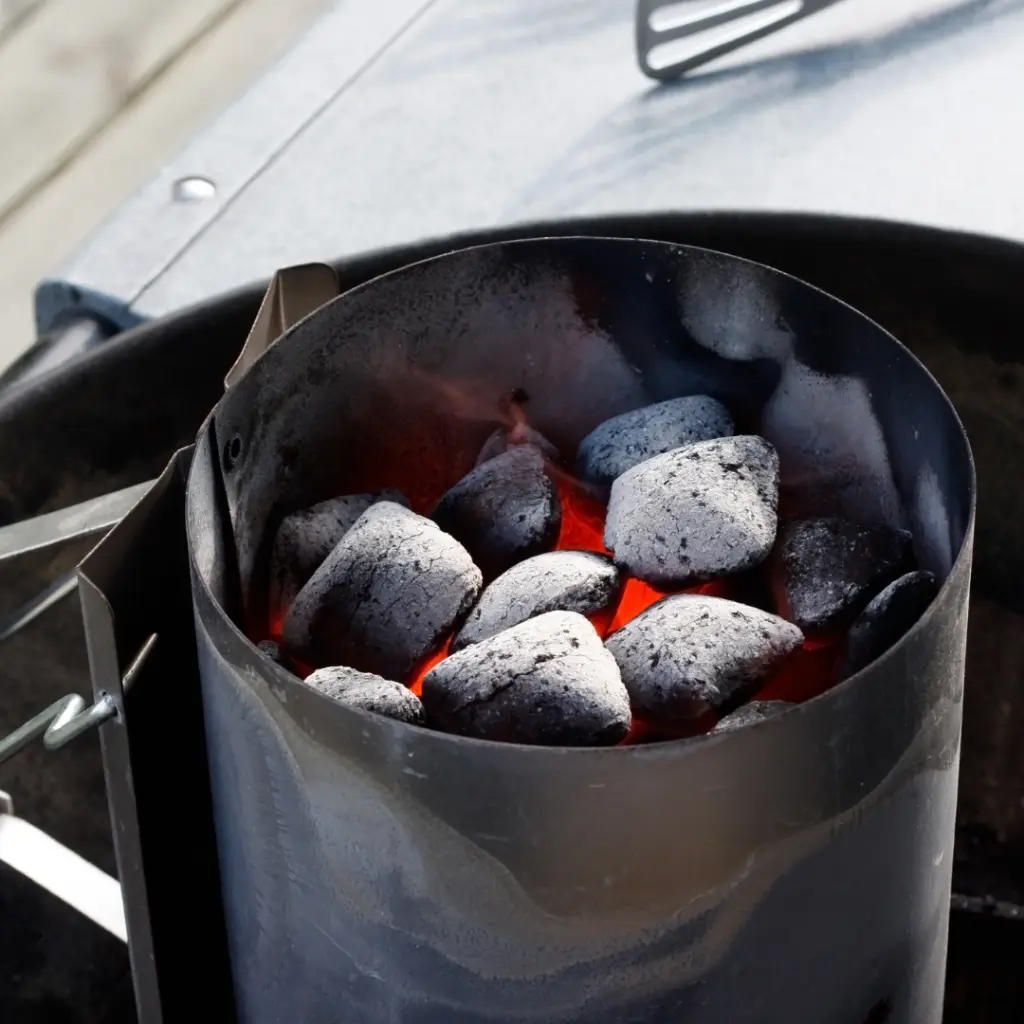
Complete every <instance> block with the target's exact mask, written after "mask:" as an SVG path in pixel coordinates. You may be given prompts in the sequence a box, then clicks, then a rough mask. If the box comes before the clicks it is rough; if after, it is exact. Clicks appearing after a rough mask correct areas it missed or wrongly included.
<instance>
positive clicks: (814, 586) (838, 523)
mask: <svg viewBox="0 0 1024 1024" xmlns="http://www.w3.org/2000/svg"><path fill="white" fill-rule="evenodd" d="M912 543H913V538H912V537H911V535H910V534H909V533H907V531H906V530H894V529H892V528H891V527H888V526H876V525H869V524H865V523H855V522H852V521H850V520H848V519H839V518H836V517H824V518H816V519H801V520H797V521H795V522H792V523H787V524H786V525H785V526H784V527H783V528H782V529H781V530H780V531H779V543H778V546H777V548H776V551H775V553H774V554H773V557H772V567H771V577H772V589H773V591H774V594H775V602H776V607H777V609H778V611H779V614H780V615H783V616H784V617H785V618H787V619H789V620H790V621H791V622H795V623H796V624H797V625H798V626H799V627H800V628H801V629H803V630H811V631H815V632H821V631H827V630H831V629H835V628H838V627H839V626H842V625H844V624H845V623H846V622H848V621H849V620H850V619H852V618H853V617H854V616H855V615H856V614H857V613H858V612H859V611H860V610H861V609H862V608H863V607H864V606H865V605H866V604H867V603H868V602H869V601H870V600H871V598H873V597H874V596H875V595H876V594H877V593H878V592H879V591H880V590H881V589H882V588H883V587H885V586H886V585H887V584H889V583H891V582H892V581H893V580H894V579H896V578H897V577H898V576H901V575H902V574H903V573H905V572H907V571H908V570H909V569H911V568H913V564H912V562H913V549H912Z"/></svg>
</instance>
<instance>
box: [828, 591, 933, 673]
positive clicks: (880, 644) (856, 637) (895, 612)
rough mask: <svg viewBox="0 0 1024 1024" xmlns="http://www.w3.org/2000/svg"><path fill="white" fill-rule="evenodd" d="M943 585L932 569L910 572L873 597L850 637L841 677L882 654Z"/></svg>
mask: <svg viewBox="0 0 1024 1024" xmlns="http://www.w3.org/2000/svg"><path fill="white" fill-rule="evenodd" d="M938 592H939V585H938V583H937V582H936V581H935V577H934V576H933V575H932V574H931V573H930V572H920V571H919V572H908V573H907V574H906V575H905V576H901V577H900V578H899V579H898V580H894V581H893V582H892V583H890V584H889V585H888V586H887V587H886V588H885V589H884V590H882V591H881V592H880V593H879V594H878V595H876V596H875V597H874V598H872V599H871V600H870V601H869V602H868V604H867V607H865V609H864V611H862V612H861V613H860V615H859V616H858V617H857V619H856V621H855V622H854V624H853V625H852V626H851V627H850V632H849V633H848V634H847V637H846V649H845V651H844V653H843V665H842V668H841V670H840V678H842V679H845V678H846V677H847V676H851V675H853V673H854V672H859V671H860V670H861V669H862V668H864V667H866V666H867V665H870V664H871V662H873V661H874V660H875V659H876V658H880V657H881V656H882V655H883V654H885V652H886V651H887V650H889V648H890V647H892V646H893V644H895V643H896V641H897V640H899V638H900V637H901V636H903V634H904V633H906V632H907V630H908V629H910V627H911V626H913V625H914V623H915V622H917V620H918V619H919V618H921V616H922V615H923V614H924V613H925V610H926V609H927V608H928V605H930V604H931V603H932V601H934V600H935V595H936V594H938Z"/></svg>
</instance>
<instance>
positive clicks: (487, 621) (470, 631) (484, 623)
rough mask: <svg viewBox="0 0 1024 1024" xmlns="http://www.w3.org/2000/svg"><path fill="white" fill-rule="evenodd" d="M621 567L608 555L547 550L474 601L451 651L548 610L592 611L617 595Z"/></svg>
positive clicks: (505, 574)
mask: <svg viewBox="0 0 1024 1024" xmlns="http://www.w3.org/2000/svg"><path fill="white" fill-rule="evenodd" d="M620 589H621V588H620V580H619V570H618V569H616V567H615V564H614V563H613V562H612V560H611V559H610V558H608V557H606V556H605V555H598V554H592V553H591V552H589V551H549V552H547V553H545V554H543V555H536V556H534V557H533V558H528V559H527V560H526V561H525V562H519V563H518V564H517V565H514V566H512V568H511V569H507V570H506V571H505V572H503V573H502V574H501V575H500V576H499V577H498V578H497V579H496V580H495V581H494V582H493V583H492V584H491V585H490V586H488V587H487V588H486V589H485V590H484V592H483V593H482V594H481V595H480V599H479V600H478V601H477V603H476V604H475V605H474V606H473V610H472V611H471V612H470V613H469V617H468V618H467V619H466V622H465V625H463V627H462V629H460V630H459V632H458V633H457V634H456V636H455V639H454V640H453V641H452V647H451V649H452V651H458V650H461V649H462V648H463V647H468V646H469V645H470V644H475V643H479V642H480V641H481V640H486V639H487V637H489V636H493V635H494V634H495V633H500V632H501V631H502V630H503V629H509V628H510V627H511V626H516V625H518V624H519V623H520V622H525V621H526V620H527V619H532V618H534V617H535V616H537V615H543V614H544V612H552V611H567V612H579V613H580V614H581V615H591V614H593V613H594V612H599V611H603V610H604V609H606V608H609V607H611V605H612V604H613V603H614V602H615V601H616V600H617V599H618V596H619V591H620Z"/></svg>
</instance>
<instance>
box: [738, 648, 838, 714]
mask: <svg viewBox="0 0 1024 1024" xmlns="http://www.w3.org/2000/svg"><path fill="white" fill-rule="evenodd" d="M841 653H842V644H841V642H840V638H838V637H832V636H819V637H809V638H808V639H807V640H805V641H804V643H803V646H802V647H800V649H799V650H797V651H795V652H794V653H793V655H792V657H791V658H790V659H789V660H788V661H787V662H786V664H785V665H783V667H782V668H781V669H780V670H779V671H778V672H777V673H776V674H775V675H774V676H773V677H772V678H771V679H769V680H768V682H767V683H766V684H765V685H764V687H763V688H762V689H761V690H760V691H759V692H758V693H757V694H756V695H755V696H754V697H753V700H784V701H788V702H789V703H791V704H800V703H802V702H803V701H805V700H810V699H811V698H812V697H817V696H818V694H821V693H824V692H825V691H826V690H828V689H831V687H832V686H833V684H834V683H835V681H836V675H837V673H838V670H839V657H840V655H841Z"/></svg>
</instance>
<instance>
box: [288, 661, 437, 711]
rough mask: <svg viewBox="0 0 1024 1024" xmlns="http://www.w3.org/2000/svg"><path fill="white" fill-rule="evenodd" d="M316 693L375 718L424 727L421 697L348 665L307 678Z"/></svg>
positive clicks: (334, 666) (331, 668) (404, 687)
mask: <svg viewBox="0 0 1024 1024" xmlns="http://www.w3.org/2000/svg"><path fill="white" fill-rule="evenodd" d="M306 683H307V685H309V686H312V687H313V689H314V690H318V691H319V692H320V693H323V694H325V695H326V696H328V697H332V698H333V699H334V700H336V701H339V702H340V703H342V704H347V705H348V706H349V707H352V708H361V709H362V710H363V711H372V712H373V713H374V714H375V715H384V716H385V717H386V718H395V719H397V720H398V721H399V722H408V723H410V724H411V725H423V722H424V720H425V715H424V713H423V704H422V703H421V702H420V699H419V697H417V696H416V694H415V693H413V692H412V690H410V689H409V688H408V687H407V686H403V685H402V684H401V683H396V682H395V681H394V680H393V679H384V678H383V677H382V676H378V675H374V674H373V673H371V672H357V671H356V670H355V669H354V668H348V667H347V666H345V665H331V666H330V667H329V668H319V669H317V670H316V671H315V672H313V673H311V674H310V675H308V676H306Z"/></svg>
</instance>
